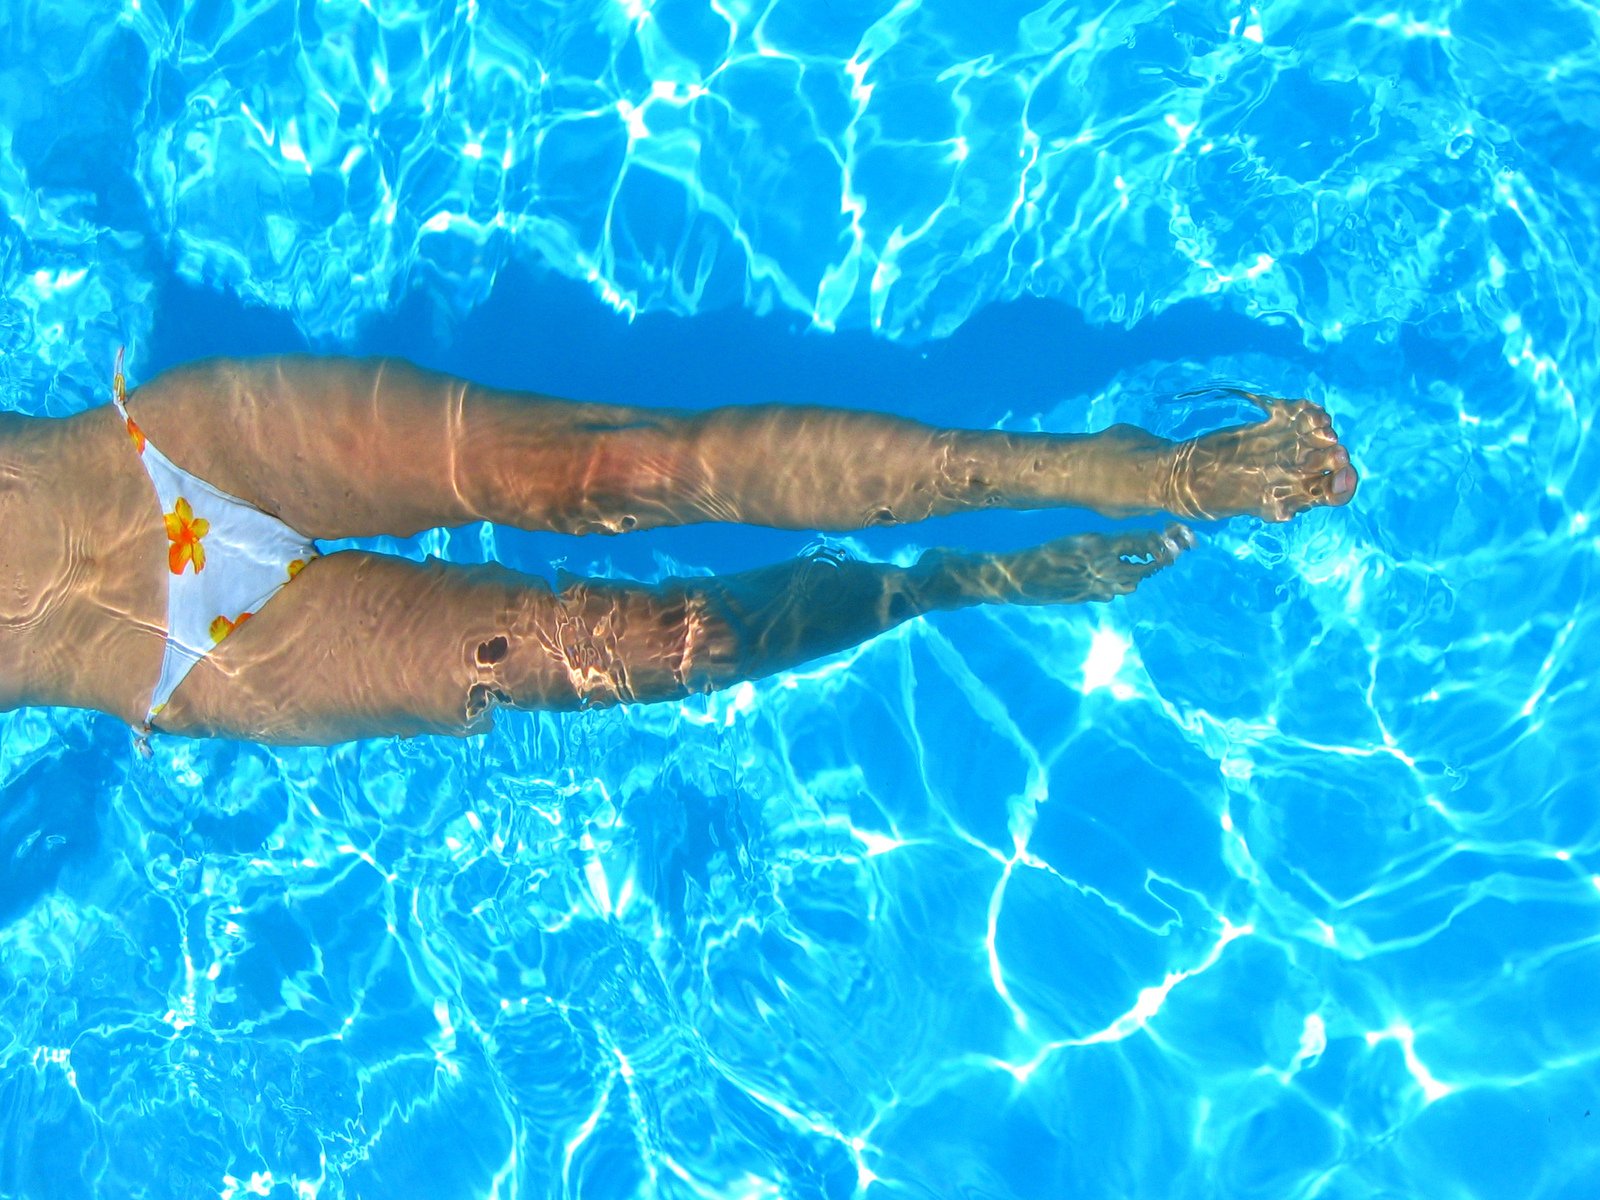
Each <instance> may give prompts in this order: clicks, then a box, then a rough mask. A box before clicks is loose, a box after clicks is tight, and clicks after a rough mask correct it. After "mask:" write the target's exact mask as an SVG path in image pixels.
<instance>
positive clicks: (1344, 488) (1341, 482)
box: [1333, 467, 1356, 496]
mask: <svg viewBox="0 0 1600 1200" xmlns="http://www.w3.org/2000/svg"><path fill="white" fill-rule="evenodd" d="M1355 486H1356V473H1355V472H1354V471H1352V470H1351V469H1350V468H1349V467H1340V468H1339V473H1338V474H1337V475H1335V476H1334V477H1333V491H1334V494H1335V495H1338V496H1342V495H1344V494H1345V493H1346V492H1348V491H1350V490H1351V489H1353V488H1354V487H1355Z"/></svg>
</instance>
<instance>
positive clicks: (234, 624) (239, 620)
mask: <svg viewBox="0 0 1600 1200" xmlns="http://www.w3.org/2000/svg"><path fill="white" fill-rule="evenodd" d="M254 615H255V614H254V613H247V612H242V613H240V614H239V615H238V616H237V617H235V618H234V619H233V620H231V621H230V620H228V618H227V617H224V616H221V615H218V617H217V619H216V620H214V621H212V622H211V629H210V633H211V640H212V641H213V642H220V641H221V640H222V639H223V638H225V637H227V636H228V635H229V634H230V633H232V632H233V631H234V630H235V629H237V628H239V626H241V625H243V624H244V623H245V622H246V621H248V620H249V619H250V618H251V617H252V616H254Z"/></svg>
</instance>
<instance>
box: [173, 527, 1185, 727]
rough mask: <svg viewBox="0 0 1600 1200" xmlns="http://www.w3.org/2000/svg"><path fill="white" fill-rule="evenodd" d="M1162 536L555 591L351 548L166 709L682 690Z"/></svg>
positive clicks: (551, 701) (486, 720) (267, 712)
mask: <svg viewBox="0 0 1600 1200" xmlns="http://www.w3.org/2000/svg"><path fill="white" fill-rule="evenodd" d="M1186 544H1187V541H1186V534H1184V533H1183V531H1182V530H1180V529H1178V528H1176V527H1174V528H1172V529H1169V530H1168V531H1167V532H1166V533H1165V534H1152V533H1128V534H1119V535H1115V536H1103V535H1098V534H1086V535H1080V536H1077V537H1070V538H1063V539H1060V540H1059V541H1056V542H1051V543H1048V544H1046V545H1044V546H1040V547H1037V548H1034V549H1031V550H1024V551H1020V552H1016V553H1011V554H999V555H966V554H956V553H950V552H944V551H935V552H931V553H929V554H928V555H925V556H924V557H923V559H922V561H921V562H919V563H918V564H917V565H916V566H914V567H911V568H908V569H902V568H899V567H892V566H885V565H882V564H878V563H862V562H853V561H849V560H844V561H840V560H836V559H833V558H829V557H823V556H817V557H811V558H803V559H798V560H795V561H793V562H789V563H782V564H779V565H777V566H772V567H765V568H762V569H760V570H756V571H750V572H746V573H744V574H740V575H733V576H728V577H723V578H704V579H669V580H666V581H665V582H663V583H660V584H657V585H655V586H653V587H643V586H637V585H627V584H619V583H611V582H606V581H596V580H589V581H580V582H576V583H573V584H572V585H570V586H568V587H566V588H564V589H563V590H562V591H560V592H559V593H557V592H553V591H552V590H551V589H550V588H549V587H548V586H547V585H546V584H544V582H543V581H542V580H538V579H532V578H529V577H527V576H522V575H518V574H517V573H515V572H513V571H509V570H506V569H504V568H500V567H453V566H447V565H445V564H443V563H439V562H436V561H435V562H428V563H422V564H418V563H413V562H409V561H406V560H404V559H398V558H391V557H387V556H383V555H375V554H365V553H358V552H345V553H340V554H332V555H328V556H326V557H324V558H321V559H318V560H316V561H314V562H312V563H311V564H310V565H309V566H307V567H306V568H305V570H304V571H302V572H301V573H300V575H299V576H298V577H297V578H296V579H295V581H294V583H293V584H292V585H290V586H289V587H286V588H284V589H283V591H281V592H280V593H279V594H278V595H277V596H276V597H274V599H273V600H272V601H271V603H269V604H266V605H264V606H263V607H262V609H261V610H260V611H259V612H258V613H257V614H256V615H255V616H254V617H252V618H251V620H250V621H249V622H248V623H246V624H244V625H241V626H240V627H239V628H238V629H237V630H236V631H235V632H234V633H232V634H230V635H229V636H228V637H227V638H226V639H224V640H223V641H222V642H221V643H220V644H219V645H218V646H217V648H216V649H215V650H214V651H213V652H212V654H211V656H210V657H208V658H206V659H205V660H204V661H202V662H201V663H199V664H198V665H197V666H196V667H195V668H194V670H193V671H192V672H190V674H189V676H188V677H187V678H186V679H185V680H184V681H183V683H182V684H181V685H180V686H179V688H178V690H177V691H176V692H175V693H174V694H173V697H172V699H171V701H170V702H169V703H168V705H167V707H166V708H165V709H163V710H162V713H161V716H160V717H159V718H158V721H157V724H158V725H159V727H160V728H161V729H163V730H166V731H168V732H172V733H179V734H188V735H191V736H208V735H216V736H225V737H235V738H242V739H247V740H253V741H263V742H278V743H291V744H321V745H325V744H330V743H333V742H340V741H347V740H350V739H353V738H363V737H382V736H392V735H401V736H406V735H411V734H417V733H446V734H457V735H461V734H471V733H480V732H484V731H486V730H487V729H488V728H489V727H490V725H491V723H492V710H493V707H494V706H495V705H496V704H508V705H514V706H516V707H520V708H549V709H573V708H579V707H587V706H593V705H609V704H618V703H645V702H650V701H657V700H671V699H681V698H683V697H685V696H688V695H690V694H692V693H695V692H707V691H713V690H716V689H719V688H725V687H729V686H731V685H733V684H735V683H738V682H741V681H743V680H747V679H758V678H760V677H762V676H765V675H770V674H772V673H773V672H776V671H781V670H784V669H787V668H789V667H793V666H797V665H799V664H800V663H803V662H806V661H808V660H809V659H813V658H817V657H820V656H822V655H825V654H830V653H835V652H837V651H839V650H842V649H845V648H847V647H850V646H853V645H856V644H857V643H859V642H862V641H865V640H866V639H867V638H870V637H873V636H874V635H876V634H878V633H881V632H883V631H884V630H886V629H890V628H892V627H894V626H895V625H898V624H900V623H901V622H902V621H906V620H908V619H910V618H911V617H915V616H917V615H919V614H922V613H927V612H934V611H937V610H941V609H954V608H962V607H966V606H968V605H972V604H984V603H1000V604H1065V603H1078V602H1082V601H1091V600H1109V599H1111V598H1112V597H1113V596H1117V595H1122V594H1124V593H1127V592H1130V591H1132V590H1133V589H1134V588H1135V587H1136V586H1137V585H1138V584H1139V582H1140V581H1141V580H1143V579H1145V578H1147V577H1148V576H1150V575H1151V574H1153V573H1154V572H1156V571H1158V570H1160V569H1161V568H1162V567H1164V566H1166V565H1167V564H1169V563H1171V562H1172V561H1173V559H1174V558H1175V557H1176V556H1177V555H1178V553H1180V551H1181V550H1182V548H1183V546H1184V545H1186Z"/></svg>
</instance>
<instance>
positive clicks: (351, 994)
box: [0, 0, 1600, 1200]
mask: <svg viewBox="0 0 1600 1200" xmlns="http://www.w3.org/2000/svg"><path fill="white" fill-rule="evenodd" d="M1597 137H1600V16H1597V14H1596V11H1595V10H1594V8H1593V7H1592V6H1586V5H1584V4H1580V3H1575V2H1572V0H1534V2H1533V3H1531V4H1530V3H1519V4H1511V3H1508V2H1505V0H1461V2H1460V3H1448V2H1443V0H1441V2H1440V3H1437V4H1435V5H1433V6H1423V7H1421V8H1398V9H1392V10H1391V9H1387V8H1384V7H1383V6H1382V5H1363V6H1360V7H1355V6H1352V7H1349V8H1341V7H1340V6H1327V5H1316V4H1307V3H1293V4H1291V3H1271V4H1262V5H1260V6H1255V5H1248V4H1235V3H1214V4H1210V3H1191V2H1181V3H1179V4H1176V5H1170V4H1165V3H1162V4H1157V3H1153V2H1148V0H1137V2H1132V3H1121V4H1114V5H1103V6H1101V7H1095V6H1092V5H1073V4H1069V3H1065V2H1059V0H1058V2H1050V3H1043V4H1037V3H1035V2H1034V0H1023V2H1021V3H1009V2H997V3H991V4H987V5H981V6H980V5H976V4H969V3H960V2H958V0H920V2H919V0H772V2H770V3H767V4H765V5H760V4H751V3H746V2H745V0H657V2H655V3H651V2H650V0H620V2H615V3H601V2H599V0H594V2H592V3H575V4H557V3H540V2H527V0H524V2H520V3H518V2H513V0H493V2H491V0H483V2H481V3H473V2H471V0H468V2H467V3H463V4H459V5H456V6H453V7H452V6H450V5H427V4H420V3H413V4H411V5H410V6H405V5H401V4H398V3H383V2H380V0H374V2H373V3H370V4H361V3H353V2H349V0H329V2H325V3H309V2H307V3H300V4H292V5H291V4H275V3H270V2H265V0H263V2H260V3H248V2H243V0H241V2H240V3H236V4H232V5H225V4H219V3H197V4H192V5H189V6H187V7H184V6H181V5H179V4H177V3H165V2H163V0H127V2H125V3H94V2H86V0H53V2H49V3H46V2H45V0H14V2H13V3H9V4H7V5H5V6H4V8H3V10H0V212H3V214H4V217H5V220H4V221H0V401H3V403H4V405H5V407H7V408H9V409H12V410H17V411H21V412H25V413H30V414H36V415H64V414H68V413H71V412H75V411H78V410H81V409H83V408H85V407H87V406H90V405H94V404H100V403H103V402H105V400H106V398H107V381H108V377H109V367H110V364H111V361H112V358H113V355H114V353H115V350H116V348H117V346H119V345H122V344H127V345H128V346H129V347H130V348H131V349H130V356H131V357H130V365H131V372H132V375H133V379H134V381H135V382H138V381H140V380H143V379H148V378H150V377H152V376H153V375H155V374H156V373H157V372H159V371H160V370H162V369H163V368H165V367H167V366H170V365H172V364H173V363H176V362H180V361H184V360H187V359H190V358H193V357H196V356H199V355H203V354H211V353H224V354H244V353H263V352H280V351H288V350H296V349H304V348H311V349H315V350H319V351H327V352H343V353H403V354H406V355H409V356H410V357H412V358H415V359H417V360H418V361H421V362H424V363H426V364H428V365H431V366H435V367H439V368H443V369H448V370H454V371H457V372H460V373H463V374H470V375H472V376H473V377H475V378H478V379H481V380H485V381H488V382H492V383H498V384H504V385H508V386H518V387H525V388H532V389H536V390H541V391H545V392H549V393H554V394H562V395H572V396H581V397H585V398H590V399H596V400H618V401H620V400H628V401H641V400H643V401H648V402H652V403H662V404H675V405H685V406H701V405H709V404H716V403H724V402H738V401H747V400H757V399H760V400H786V401H806V402H824V403H830V404H838V405H847V406H857V407H873V408H882V409H887V410H889V411H894V412H899V413H904V414H907V415H912V416H918V417H921V418H923V419H926V420H930V421H938V422H948V423H957V424H964V425H972V426H995V425H1001V426H1005V427H1008V428H1015V429H1033V428H1041V427H1042V428H1049V429H1076V428H1093V427H1098V426H1102V425H1105V424H1108V423H1111V422H1113V421H1133V422H1138V423H1142V424H1145V425H1147V426H1149V427H1150V428H1153V429H1155V430H1156V431H1158V432H1160V433H1163V434H1168V435H1176V434H1185V433H1188V432H1193V431H1197V430H1200V429H1203V428H1206V427H1209V426H1212V425H1215V424H1218V423H1221V422H1223V421H1227V420H1234V419H1238V418H1240V417H1242V416H1244V415H1246V414H1244V413H1243V412H1242V411H1241V410H1240V409H1239V408H1238V407H1237V405H1236V404H1234V403H1232V402H1230V401H1228V400H1227V399H1226V398H1225V394H1224V393H1221V392H1220V391H1217V390H1215V389H1212V390H1210V391H1204V390H1202V391H1200V392H1199V393H1198V394H1194V393H1195V391H1196V389H1205V388H1207V387H1208V385H1212V384H1215V383H1216V382H1218V381H1227V382H1235V383H1243V384H1247V385H1250V386H1254V387H1258V388H1261V389H1264V390H1268V391H1272V392H1276V393H1280V394H1289V395H1306V396H1310V397H1312V398H1314V399H1316V400H1318V401H1319V402H1321V403H1323V404H1325V405H1326V406H1327V407H1328V409H1329V410H1330V411H1331V412H1332V413H1333V415H1334V418H1335V421H1336V423H1337V425H1338V428H1339V430H1340V432H1341V434H1342V436H1343V437H1344V439H1345V441H1346V442H1347V443H1348V444H1349V446H1350V447H1351V451H1352V454H1353V456H1354V458H1355V461H1356V463H1357V464H1358V466H1359V467H1360V468H1361V470H1362V472H1363V484H1362V490H1361V492H1360V494H1359V495H1358V497H1357V499H1356V502H1355V503H1354V504H1353V505H1352V506H1351V507H1350V508H1349V509H1347V510H1344V511H1338V512H1316V513H1313V514H1310V515H1308V516H1306V517H1303V518H1301V519H1300V520H1298V521H1296V522H1294V523H1292V524H1290V525H1287V526H1274V527H1267V526H1263V525H1260V524H1258V523H1255V522H1252V521H1245V520H1238V521H1233V522H1228V523H1223V524H1217V525H1214V526H1209V527H1206V528H1204V529H1202V530H1201V533H1202V539H1203V540H1202V542H1201V545H1200V547H1199V548H1198V549H1197V550H1196V551H1195V552H1194V553H1192V554H1191V555H1189V556H1188V557H1187V558H1186V559H1185V560H1184V561H1183V562H1181V563H1180V564H1179V565H1178V566H1177V567H1176V568H1175V569H1174V570H1172V571H1170V572H1167V573H1165V574H1163V575H1161V576H1159V577H1157V578H1156V579H1155V580H1153V581H1151V582H1150V583H1148V584H1147V585H1145V586H1144V587H1142V588H1141V589H1140V590H1139V592H1137V593H1136V594H1135V595H1133V596H1131V597H1127V598H1124V599H1120V600H1118V601H1116V602H1114V603H1112V604H1110V605H1108V606H1099V607H1086V608H1076V609H1059V610H1021V609H1018V610H1001V609H987V610H981V611H969V612H966V613H961V614H956V615H948V616H942V617H938V618H935V619H930V620H925V621H921V622H916V623H913V624H911V625H908V626H904V627H902V628H901V629H899V630H897V631H895V632H894V633H892V634H889V635H887V636H884V637H881V638H879V639H877V640H876V641H874V642H872V643H870V644H868V645H866V646H863V647H860V648H858V649H856V650H854V651H851V652H849V653H847V654H844V655H841V656H839V657H837V658H835V659H830V660H827V661H823V662H819V663H816V664H814V665H812V666H809V667H807V668H805V669H802V670H799V671H795V672H793V673H790V674H787V675H783V676H780V677H777V678H774V679H770V680H767V681H764V682H761V683H757V684H754V685H746V686H742V687H738V688H735V689H733V690H732V691H730V692H727V693H724V694H721V695H717V696H713V697H709V698H705V699H702V700H696V701H695V702H692V703H686V704H682V705H668V706H660V707H656V708H650V709H640V710H635V711H610V712H591V713H584V714H577V715H563V716H556V717H552V716H548V715H540V716H528V715H522V714H506V715H503V716H502V718H501V721H500V727H499V729H498V730H497V731H496V732H495V733H494V734H493V735H492V736H490V737H486V738H481V739H477V740H474V741H470V742H465V743H456V742H452V741H446V740H432V739H422V740H417V741H411V742H396V741H373V742H362V743H356V744H350V745H344V746H339V747H335V748H333V749H329V750H293V751H271V750H266V749H262V748H259V747H255V746H250V745H240V744H232V743H220V742H219V743H198V742H186V741H182V740H178V739H173V738H166V737H158V738H156V739H155V740H154V742H153V743H152V747H151V748H152V754H151V755H150V757H149V758H148V759H146V758H144V757H142V756H141V755H139V754H138V753H137V752H136V751H135V749H134V747H133V744H132V741H131V738H130V735H129V733H128V731H127V730H126V729H125V728H123V727H122V726H120V725H119V724H118V723H117V722H115V721H113V720H111V719H109V718H105V717H100V716H95V715H91V714H85V713H78V712H67V711H59V710H23V711H18V712H14V713H11V714H7V715H5V716H3V717H0V787H3V796H4V799H3V801H0V1195H3V1196H7V1197H13V1196H14V1197H30V1198H33V1197H82V1196H106V1197H201V1196H212V1195H215V1196H219V1197H223V1198H225V1200H234V1198H240V1197H245V1196H251V1195H259V1196H273V1197H282V1198H284V1200H289V1198H291V1197H293V1198H310V1197H323V1198H327V1200H334V1198H338V1197H396V1196H425V1197H429V1198H445V1197H499V1198H507V1197H545V1196H552V1197H553V1196H563V1197H574V1198H578V1197H581V1198H582V1200H602V1198H613V1197H617V1198H622V1197H673V1198H678V1197H682V1198H685V1200H687V1198H690V1197H708V1198H709V1197H717V1198H722V1197H728V1198H748V1200H757V1198H762V1200H767V1198H772V1200H776V1198H778V1197H782V1198H785V1200H801V1198H809V1197H830V1198H834V1197H853V1196H864V1197H873V1198H877V1197H884V1198H889V1197H927V1198H939V1200H943V1198H946V1197H950V1198H962V1200H977V1198H985V1200H988V1198H995V1200H999V1198H1013V1197H1015V1198H1034V1197H1039V1198H1055V1197H1227V1198H1234V1197H1270V1198H1273V1200H1286V1198H1290V1197H1312V1196H1317V1197H1329V1198H1338V1200H1357V1198H1365V1197H1396V1198H1399V1197H1405V1198H1411V1197H1419V1196H1427V1197H1507V1198H1512V1197H1514V1198H1517V1200H1534V1198H1538V1200H1557V1198H1559V1200H1583V1198H1592V1197H1594V1196H1596V1195H1600V803H1597V802H1600V774H1597V771H1596V766H1595V754H1596V750H1595V747H1596V742H1597V732H1600V712H1597V703H1596V700H1595V698H1594V692H1593V690H1592V689H1591V687H1590V680H1589V673H1590V672H1591V671H1593V670H1594V669H1595V668H1596V666H1597V665H1600V651H1597V646H1596V636H1595V632H1596V631H1595V626H1596V618H1595V610H1594V609H1593V608H1591V607H1590V606H1589V604H1588V601H1589V599H1590V598H1591V595H1592V593H1593V591H1594V588H1595V583H1596V561H1597V551H1600V534H1597V530H1596V528H1595V521H1596V518H1597V516H1600V497H1597V489H1600V439H1597V436H1596V434H1595V432H1594V429H1593V425H1594V418H1595V411H1596V397H1597V395H1600V354H1597V350H1596V337H1595V329H1596V321H1597V318H1600V302H1597V292H1596V285H1595V282H1594V281H1595V279H1596V277H1597V270H1600V238H1597V236H1596V231H1597V229H1600V154H1597V152H1596V150H1595V146H1596V139H1597ZM63 469H70V464H63ZM1100 524H1102V523H1099V522H1095V521H1093V520H1091V519H1089V518H1085V517H1082V516H1080V515H1077V514H1072V513H1059V512H1058V513H1051V514H1034V515H1026V516H1007V515H1001V514H984V515H983V517H982V519H978V518H976V517H968V518H962V519H959V520H947V521H942V522H935V523H931V524H929V525H925V526H919V527H913V528H906V529H898V530H879V531H874V532H873V533H872V534H871V535H870V536H861V537H854V538H835V539H833V540H834V542H835V543H836V544H838V545H841V546H843V547H845V548H847V549H849V550H851V552H853V553H857V554H860V555H864V556H870V557H878V558H885V559H900V560H903V559H905V558H906V557H907V556H909V555H912V554H915V553H916V552H917V551H918V550H919V549H920V548H923V547H926V546H929V545H935V544H960V545H970V546H978V547H991V548H998V547H1009V546H1018V545H1023V544H1028V543H1030V542H1034V541H1037V540H1041V539H1043V538H1046V537H1050V536H1054V535H1056V534H1058V533H1062V532H1066V531H1069V530H1073V529H1083V528H1094V527H1099V525H1100ZM815 540H816V539H815V536H814V535H809V534H782V533H775V532H772V531H762V530H725V529H692V530H676V531H662V532H657V533H651V534H641V535H636V536H634V537H630V538H625V539H618V540H606V541H598V540H583V541H579V540H568V539H562V538H558V537H554V536H551V535H537V534H524V533H518V532H516V531H509V530H499V529H488V528H472V529H466V530H458V531H453V532H449V533H437V534H430V535H426V536H423V537H420V538H417V539H414V540H412V541H410V542H406V543H392V542H381V541H379V542H374V543H369V545H377V546H381V547H385V548H389V549H394V550H396V551H397V552H400V553H406V554H410V555H413V556H416V557H420V556H421V555H423V554H430V553H431V554H439V555H442V556H444V557H447V558H450V559H452V560H455V561H460V562H474V561H482V560H484V559H487V558H493V559H497V560H499V561H502V562H505V563H507V564H509V565H511V566H513V567H517V568H520V569H523V570H527V571H533V572H541V573H549V572H550V571H551V570H552V568H553V567H554V566H555V565H558V564H559V565H562V566H564V567H566V568H567V569H569V570H574V571H578V572H580V573H582V572H595V573H607V574H615V575H619V576H626V577H632V578H640V579H654V578H658V577H660V576H662V575H665V574H669V573H674V572H684V571H706V570H731V569H739V568H743V567H747V566H751V565H755V564H758V563H762V562H768V561H773V560H776V559H779V558H782V557H784V556H787V555H792V554H795V553H798V552H800V551H801V550H802V549H804V548H805V547H806V546H807V545H809V544H812V543H813V542H814V541H815Z"/></svg>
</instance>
